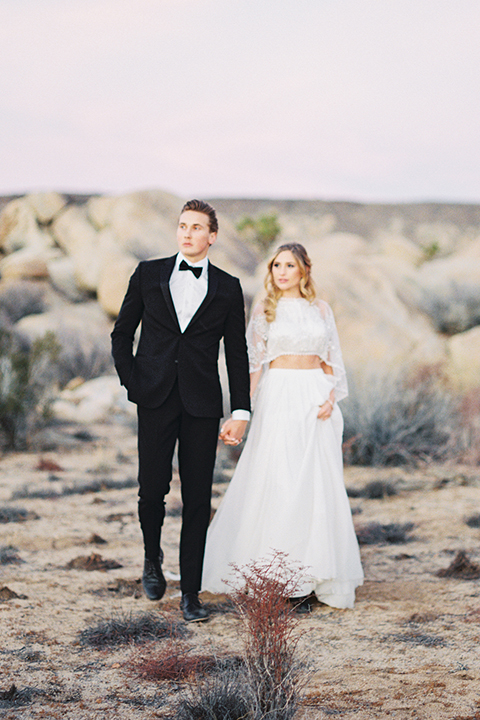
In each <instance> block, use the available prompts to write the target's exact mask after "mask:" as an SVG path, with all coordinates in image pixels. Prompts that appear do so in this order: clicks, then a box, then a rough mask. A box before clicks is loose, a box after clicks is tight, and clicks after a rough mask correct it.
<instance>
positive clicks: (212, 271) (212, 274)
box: [172, 263, 218, 330]
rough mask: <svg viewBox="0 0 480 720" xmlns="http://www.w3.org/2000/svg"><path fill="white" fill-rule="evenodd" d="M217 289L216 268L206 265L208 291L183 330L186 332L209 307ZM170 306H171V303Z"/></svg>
mask: <svg viewBox="0 0 480 720" xmlns="http://www.w3.org/2000/svg"><path fill="white" fill-rule="evenodd" d="M217 288H218V273H217V268H216V267H215V266H214V265H212V263H208V290H207V294H206V295H205V298H204V300H203V302H202V303H201V305H200V307H199V308H198V310H197V312H196V313H195V315H194V316H193V317H192V319H191V320H190V322H189V323H188V325H187V327H186V328H185V330H187V329H188V328H189V327H190V326H191V325H193V324H194V323H195V322H196V320H198V318H199V317H200V316H201V315H202V314H203V313H204V312H205V310H206V309H207V307H208V306H209V305H210V303H211V302H212V300H213V298H214V297H215V295H216V292H217ZM172 304H173V303H172Z"/></svg>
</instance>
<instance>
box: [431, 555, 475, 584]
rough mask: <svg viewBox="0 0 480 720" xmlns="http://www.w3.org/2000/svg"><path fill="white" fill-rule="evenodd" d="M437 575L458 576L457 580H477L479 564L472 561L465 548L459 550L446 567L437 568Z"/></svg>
mask: <svg viewBox="0 0 480 720" xmlns="http://www.w3.org/2000/svg"><path fill="white" fill-rule="evenodd" d="M436 575H437V576H438V577H450V578H458V579H459V580H478V579H479V578H480V565H477V564H476V563H474V562H472V561H471V560H470V558H469V557H468V555H467V553H466V552H465V550H459V551H458V553H457V554H456V555H455V558H454V559H453V560H452V562H451V563H450V565H449V566H448V568H444V569H442V570H439V571H438V572H437V573H436Z"/></svg>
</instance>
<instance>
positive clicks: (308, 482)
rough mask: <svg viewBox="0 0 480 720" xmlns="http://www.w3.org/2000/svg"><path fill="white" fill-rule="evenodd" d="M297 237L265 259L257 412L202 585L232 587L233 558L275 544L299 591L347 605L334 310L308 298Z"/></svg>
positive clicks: (211, 535)
mask: <svg viewBox="0 0 480 720" xmlns="http://www.w3.org/2000/svg"><path fill="white" fill-rule="evenodd" d="M310 270H311V263H310V259H309V257H308V255H307V253H306V251H305V248H304V247H303V246H302V245H299V244H297V243H290V244H287V245H282V246H281V247H280V248H279V249H278V251H277V252H276V254H275V256H274V257H273V259H272V260H271V261H270V263H269V265H268V274H267V277H266V280H265V286H266V289H267V296H266V298H265V299H264V300H263V301H262V302H260V303H258V304H257V305H256V307H255V308H254V309H253V312H252V316H251V319H250V322H249V325H248V328H247V343H248V352H249V358H250V373H251V375H250V378H251V392H252V396H253V398H254V413H253V418H252V423H251V427H250V431H249V434H248V438H247V441H246V443H245V447H244V450H243V452H242V455H241V456H240V459H239V461H238V464H237V467H236V470H235V474H234V476H233V478H232V480H231V482H230V485H229V487H228V489H227V492H226V494H225V497H224V499H223V501H222V503H221V505H220V508H219V509H218V511H217V512H216V514H215V516H214V518H213V521H212V523H211V525H210V527H209V530H208V535H207V544H206V550H205V561H204V570H203V583H202V588H203V590H209V591H210V592H219V593H221V592H229V591H231V585H230V584H231V583H232V581H233V582H235V572H234V570H233V568H232V564H234V565H236V566H242V565H245V564H247V563H249V562H251V561H252V560H254V561H258V560H261V559H265V558H267V557H268V556H271V554H272V551H281V552H283V553H285V554H287V556H288V559H289V560H292V561H294V562H295V563H299V564H300V565H301V566H302V567H304V568H305V575H304V577H303V578H302V583H301V587H299V589H298V595H299V596H305V597H307V596H309V595H311V594H312V593H315V595H316V596H317V598H318V600H320V601H321V602H323V603H325V604H327V605H330V606H332V607H338V608H351V607H353V603H354V599H355V588H356V587H357V586H358V585H361V584H362V582H363V571H362V566H361V563H360V553H359V549H358V543H357V539H356V536H355V531H354V528H353V522H352V515H351V511H350V505H349V501H348V497H347V493H346V490H345V486H344V482H343V463H342V433H343V418H342V414H341V411H340V408H339V407H338V404H337V403H338V401H339V400H341V399H342V398H344V397H345V396H346V395H347V382H346V376H345V368H344V365H343V360H342V354H341V351H340V345H339V341H338V335H337V331H336V327H335V321H334V318H333V314H332V311H331V309H330V307H329V306H328V305H327V303H326V302H324V301H322V300H318V299H315V291H314V287H313V282H312V279H311V275H310Z"/></svg>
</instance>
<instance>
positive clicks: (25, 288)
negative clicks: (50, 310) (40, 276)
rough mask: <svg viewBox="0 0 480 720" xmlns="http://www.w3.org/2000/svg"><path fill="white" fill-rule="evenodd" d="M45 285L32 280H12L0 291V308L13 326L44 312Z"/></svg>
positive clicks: (45, 307) (45, 306)
mask: <svg viewBox="0 0 480 720" xmlns="http://www.w3.org/2000/svg"><path fill="white" fill-rule="evenodd" d="M45 294H46V293H45V285H44V284H43V283H42V282H38V281H34V280H13V281H11V282H9V283H8V284H6V285H4V287H2V289H1V290H0V306H1V308H2V310H3V312H4V314H5V315H6V317H7V319H8V322H9V323H10V324H11V325H14V324H15V323H16V322H18V321H19V320H21V319H22V318H23V317H25V316H27V315H38V314H39V313H43V312H45V310H46V309H47V305H46V302H45Z"/></svg>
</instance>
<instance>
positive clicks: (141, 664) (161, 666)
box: [128, 638, 217, 681]
mask: <svg viewBox="0 0 480 720" xmlns="http://www.w3.org/2000/svg"><path fill="white" fill-rule="evenodd" d="M216 664H217V658H216V657H215V656H214V655H197V654H194V653H193V652H192V648H191V647H190V646H189V645H188V644H187V643H185V642H183V641H181V640H178V639H175V638H171V639H169V640H167V641H166V642H165V643H163V644H162V645H160V646H158V645H157V644H153V643H152V644H150V645H146V646H144V647H143V648H142V651H141V653H136V654H135V655H134V657H133V658H132V659H131V660H130V661H129V663H128V667H129V670H130V672H132V673H133V674H135V675H137V676H138V677H141V678H143V679H144V680H152V681H158V680H176V681H179V680H189V679H191V678H192V677H198V676H201V675H205V674H206V673H208V672H209V671H211V670H213V669H214V668H215V666H216Z"/></svg>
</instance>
